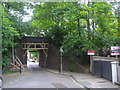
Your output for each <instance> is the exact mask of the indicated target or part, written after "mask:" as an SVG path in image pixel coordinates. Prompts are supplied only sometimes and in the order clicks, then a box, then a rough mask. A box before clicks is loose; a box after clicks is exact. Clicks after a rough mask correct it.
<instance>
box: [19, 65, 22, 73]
mask: <svg viewBox="0 0 120 90" xmlns="http://www.w3.org/2000/svg"><path fill="white" fill-rule="evenodd" d="M19 67H20V74H21V73H22V68H21V65H20V66H19Z"/></svg>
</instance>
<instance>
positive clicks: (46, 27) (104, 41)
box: [32, 2, 118, 62]
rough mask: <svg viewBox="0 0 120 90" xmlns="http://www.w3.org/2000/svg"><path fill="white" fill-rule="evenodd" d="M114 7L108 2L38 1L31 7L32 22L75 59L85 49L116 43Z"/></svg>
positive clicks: (96, 50) (85, 52) (96, 49)
mask: <svg viewBox="0 0 120 90" xmlns="http://www.w3.org/2000/svg"><path fill="white" fill-rule="evenodd" d="M113 9H114V6H113V5H112V4H108V3H107V2H93V3H88V5H84V4H81V3H77V2H71V3H68V2H62V3H60V2H57V3H40V4H38V5H37V6H36V7H35V9H34V16H33V18H34V20H33V21H32V25H34V26H36V27H37V28H38V31H40V32H44V36H50V37H51V38H52V39H53V43H55V45H56V46H57V47H60V46H61V45H62V46H63V48H64V55H67V56H69V57H70V60H73V61H76V62H78V61H81V60H80V59H79V58H80V57H81V55H86V54H87V50H90V49H91V50H92V49H93V50H95V52H99V51H102V48H103V47H108V48H110V46H112V45H116V41H117V38H118V35H117V33H118V30H117V28H116V27H117V25H118V23H117V17H116V15H115V14H114V13H113ZM98 54H99V53H96V55H98ZM84 59H85V58H84Z"/></svg>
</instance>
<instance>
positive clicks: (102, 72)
mask: <svg viewBox="0 0 120 90" xmlns="http://www.w3.org/2000/svg"><path fill="white" fill-rule="evenodd" d="M111 62H112V63H111ZM92 63H93V66H92V74H93V75H95V76H97V77H100V78H105V79H107V80H110V81H112V82H113V84H115V82H117V83H120V63H119V62H116V59H115V58H113V57H112V58H111V57H109V58H107V57H98V56H95V57H93V62H92Z"/></svg>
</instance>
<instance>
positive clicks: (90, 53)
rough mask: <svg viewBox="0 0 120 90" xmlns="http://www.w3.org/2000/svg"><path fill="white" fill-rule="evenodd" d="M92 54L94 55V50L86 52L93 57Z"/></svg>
mask: <svg viewBox="0 0 120 90" xmlns="http://www.w3.org/2000/svg"><path fill="white" fill-rule="evenodd" d="M94 53H95V52H94V50H88V52H87V54H88V55H94Z"/></svg>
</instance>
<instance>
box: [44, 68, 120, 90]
mask: <svg viewBox="0 0 120 90" xmlns="http://www.w3.org/2000/svg"><path fill="white" fill-rule="evenodd" d="M46 71H48V72H50V73H54V74H61V75H68V76H70V77H71V79H72V80H73V81H74V82H75V83H76V84H77V85H80V86H82V87H83V88H87V89H90V88H104V89H105V90H106V89H111V88H112V89H113V90H120V86H119V85H114V84H113V83H112V82H111V81H109V80H106V79H103V78H99V77H96V76H93V75H92V74H88V73H76V72H69V71H62V73H59V71H57V70H54V69H46Z"/></svg>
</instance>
